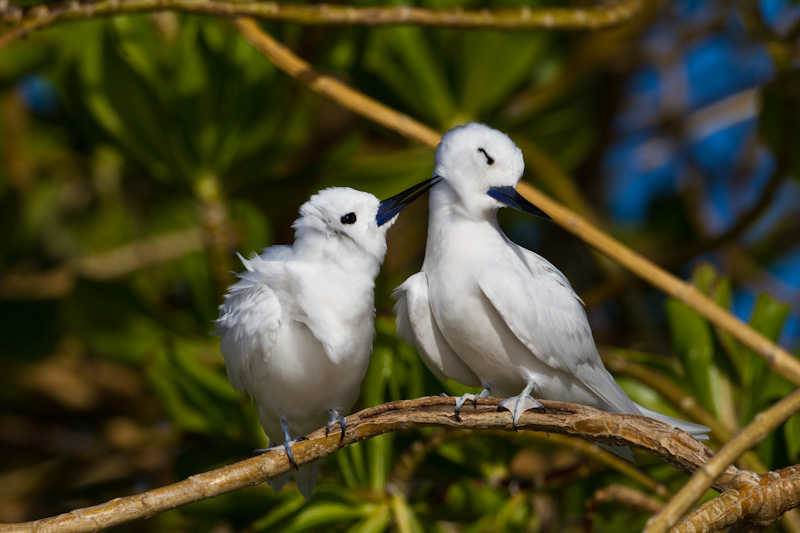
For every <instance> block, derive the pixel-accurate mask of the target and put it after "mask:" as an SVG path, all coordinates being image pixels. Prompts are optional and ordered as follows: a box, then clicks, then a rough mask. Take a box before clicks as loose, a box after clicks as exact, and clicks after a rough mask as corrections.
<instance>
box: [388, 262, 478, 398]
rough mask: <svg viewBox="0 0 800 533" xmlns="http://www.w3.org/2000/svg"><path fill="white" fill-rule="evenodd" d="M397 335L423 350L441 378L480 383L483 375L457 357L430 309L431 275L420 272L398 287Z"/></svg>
mask: <svg viewBox="0 0 800 533" xmlns="http://www.w3.org/2000/svg"><path fill="white" fill-rule="evenodd" d="M393 297H394V298H395V299H396V300H397V304H396V305H395V307H394V310H395V313H396V314H397V335H398V336H399V337H400V338H401V339H403V340H405V341H406V342H407V343H408V344H409V345H410V346H413V347H415V348H417V349H418V350H419V351H420V355H421V356H422V360H423V361H424V362H425V364H426V365H427V367H428V368H429V369H430V370H431V372H433V373H434V374H435V375H436V377H438V378H439V379H441V380H442V381H446V380H448V379H454V380H456V381H458V382H459V383H463V384H464V385H468V386H475V387H476V386H479V385H480V384H481V381H480V379H478V377H477V376H476V375H475V374H474V373H473V372H472V370H470V369H469V367H468V366H467V365H466V364H465V363H464V362H463V361H462V360H461V359H460V358H459V357H458V355H457V354H456V353H455V351H453V348H451V347H450V345H449V344H448V343H447V341H446V340H445V338H444V336H443V335H442V333H441V331H440V330H439V326H438V325H437V324H436V320H435V319H434V317H433V313H432V312H431V308H430V304H429V301H428V279H427V276H426V275H425V273H424V272H418V273H416V274H414V275H413V276H411V277H410V278H408V279H407V280H406V281H405V282H404V283H403V284H402V285H400V286H399V287H397V289H395V291H394V294H393Z"/></svg>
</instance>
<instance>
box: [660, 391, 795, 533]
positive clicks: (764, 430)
mask: <svg viewBox="0 0 800 533" xmlns="http://www.w3.org/2000/svg"><path fill="white" fill-rule="evenodd" d="M798 411H800V389H797V390H795V391H794V392H793V393H791V394H790V395H789V396H787V397H786V398H784V399H783V400H781V401H779V402H778V403H776V404H775V405H773V406H772V407H770V408H769V409H767V410H766V411H764V412H762V413H759V414H758V415H756V417H755V418H754V419H753V421H752V422H750V424H748V425H747V426H745V428H744V429H742V431H740V432H739V433H738V434H737V435H736V437H734V438H733V439H732V440H731V441H730V442H728V443H727V444H726V445H725V446H723V447H722V448H721V449H720V450H719V451H718V452H717V454H716V455H715V456H714V458H713V459H711V461H709V462H708V464H707V465H705V466H703V467H702V468H701V469H699V470H698V471H697V472H695V474H694V475H693V476H692V479H691V480H689V482H688V483H687V484H686V485H684V486H683V488H682V489H681V490H680V491H678V493H677V494H676V495H675V497H674V498H672V499H671V500H670V501H669V503H668V504H667V505H666V506H665V507H664V509H662V510H661V512H660V513H658V514H657V515H656V516H654V517H653V518H651V519H650V521H649V522H648V524H647V528H646V529H645V532H646V533H664V532H665V531H667V530H668V529H669V528H670V527H672V525H673V524H675V522H677V520H678V519H679V518H680V517H681V515H683V514H684V513H685V512H686V511H687V510H688V509H689V508H690V507H691V506H692V504H694V502H696V501H697V500H698V499H699V498H700V497H701V496H702V495H703V493H705V491H706V490H708V488H709V487H710V486H712V485H713V484H714V483H715V481H714V480H715V479H716V477H717V476H718V475H719V474H720V473H721V472H722V471H723V469H724V468H726V467H728V465H730V464H731V463H732V462H733V461H735V460H736V458H737V457H739V456H740V455H741V454H742V453H744V451H745V450H749V449H750V448H752V447H753V446H755V445H756V444H758V443H759V442H761V441H762V440H763V439H764V438H765V437H766V436H767V435H769V434H770V433H772V431H774V430H775V428H777V427H778V426H779V425H780V424H782V423H783V422H785V421H786V420H787V419H788V418H789V417H790V416H792V415H793V414H794V413H796V412H798ZM753 475H754V476H755V474H753ZM753 479H755V478H753ZM784 511H785V510H784ZM776 519H777V518H776Z"/></svg>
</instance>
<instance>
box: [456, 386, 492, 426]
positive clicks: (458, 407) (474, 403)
mask: <svg viewBox="0 0 800 533" xmlns="http://www.w3.org/2000/svg"><path fill="white" fill-rule="evenodd" d="M487 396H489V387H488V386H486V385H484V386H483V390H482V391H481V393H480V394H472V393H470V392H467V393H466V394H464V395H463V396H461V397H460V398H459V399H458V400H457V401H456V420H458V421H461V416H460V413H461V407H462V406H463V405H464V403H465V402H466V401H467V400H472V406H473V407H475V408H477V407H478V398H486V397H487Z"/></svg>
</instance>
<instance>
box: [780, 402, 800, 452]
mask: <svg viewBox="0 0 800 533" xmlns="http://www.w3.org/2000/svg"><path fill="white" fill-rule="evenodd" d="M783 432H784V435H785V436H786V447H787V451H788V453H789V461H790V462H792V463H797V462H800V413H798V414H796V415H794V416H792V417H791V418H790V419H789V420H788V421H787V422H786V425H785V426H784V428H783Z"/></svg>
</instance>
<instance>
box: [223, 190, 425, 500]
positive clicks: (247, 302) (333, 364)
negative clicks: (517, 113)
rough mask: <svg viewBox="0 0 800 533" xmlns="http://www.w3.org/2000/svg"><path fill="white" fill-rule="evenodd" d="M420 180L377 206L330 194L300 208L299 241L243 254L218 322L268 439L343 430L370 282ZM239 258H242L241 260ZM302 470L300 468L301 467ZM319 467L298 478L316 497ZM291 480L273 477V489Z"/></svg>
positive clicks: (366, 330)
mask: <svg viewBox="0 0 800 533" xmlns="http://www.w3.org/2000/svg"><path fill="white" fill-rule="evenodd" d="M427 188H428V185H425V184H421V185H420V186H416V187H414V188H412V189H410V190H409V191H404V192H403V193H400V194H399V195H397V196H394V197H392V198H389V199H388V200H384V201H383V202H379V200H378V199H377V198H375V197H374V196H373V195H371V194H368V193H365V192H361V191H356V190H354V189H349V188H330V189H325V190H323V191H321V192H319V193H318V194H316V195H315V196H312V197H311V199H310V200H309V201H308V202H306V203H305V204H303V205H302V206H301V207H300V217H299V218H298V219H297V220H296V221H295V223H294V224H293V226H292V227H293V228H294V229H295V241H294V244H292V245H289V246H272V247H270V248H266V249H264V251H263V253H262V254H261V255H254V256H253V257H251V258H250V259H244V258H242V263H243V264H244V267H245V268H246V270H245V271H244V272H242V273H241V274H239V278H240V281H239V282H238V283H236V284H234V285H232V286H231V287H230V288H229V292H228V294H227V295H226V297H225V301H224V303H223V304H222V305H221V306H220V308H219V309H220V314H219V318H218V319H217V320H216V325H217V328H218V329H217V331H216V332H215V333H216V334H218V335H221V336H222V340H221V345H220V349H221V351H222V355H223V356H224V357H225V364H226V367H227V373H228V378H229V379H230V381H231V383H232V384H233V386H234V387H235V388H236V389H237V390H240V391H245V392H247V393H248V394H249V395H250V396H251V397H252V398H253V399H254V400H255V403H256V405H257V408H258V417H259V420H260V421H261V424H262V425H263V426H264V430H265V432H266V434H267V436H268V437H269V439H270V443H271V444H272V445H275V444H276V443H281V442H282V443H283V447H284V449H285V451H286V454H287V455H288V457H289V460H290V461H291V462H292V464H294V457H293V456H292V451H291V447H292V445H293V444H294V443H295V442H296V441H297V440H298V438H297V437H292V435H306V434H307V433H310V432H311V431H314V430H315V429H317V428H319V427H321V426H322V425H323V424H325V422H326V420H327V421H328V425H327V429H328V430H330V429H331V425H332V424H333V423H335V422H339V423H340V424H341V434H342V437H343V436H344V432H345V429H346V419H345V418H343V416H342V415H344V414H347V413H348V412H349V411H350V409H351V408H352V407H353V404H354V403H355V401H356V399H357V398H358V395H359V391H360V387H361V381H362V380H363V379H364V375H365V373H366V371H367V366H368V364H369V357H370V353H371V352H372V341H373V338H374V335H375V330H374V316H375V308H374V286H375V277H376V276H377V275H378V271H379V270H380V267H381V264H382V263H383V258H384V256H385V254H386V232H387V230H388V228H389V227H390V226H391V225H392V223H393V222H394V220H395V218H396V216H397V213H399V211H400V210H401V209H402V208H403V207H404V206H405V205H407V204H408V203H410V202H411V201H413V200H414V198H416V197H418V196H419V195H420V194H422V193H424V192H425V190H427ZM240 257H241V256H240ZM295 467H296V465H295ZM318 468H319V461H314V462H312V463H310V464H307V465H304V466H302V467H300V468H299V469H298V470H297V472H296V474H295V478H296V480H297V485H298V488H299V489H300V491H301V492H302V493H303V496H305V498H306V499H309V498H311V494H312V492H313V490H314V485H315V483H316V479H317V469H318ZM288 478H289V474H284V475H281V476H279V477H278V478H276V479H274V480H270V485H272V487H273V488H274V489H275V491H276V492H277V491H278V490H280V488H281V487H282V486H283V485H284V483H286V480H287V479H288Z"/></svg>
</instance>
